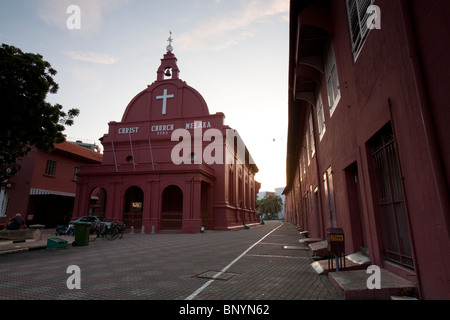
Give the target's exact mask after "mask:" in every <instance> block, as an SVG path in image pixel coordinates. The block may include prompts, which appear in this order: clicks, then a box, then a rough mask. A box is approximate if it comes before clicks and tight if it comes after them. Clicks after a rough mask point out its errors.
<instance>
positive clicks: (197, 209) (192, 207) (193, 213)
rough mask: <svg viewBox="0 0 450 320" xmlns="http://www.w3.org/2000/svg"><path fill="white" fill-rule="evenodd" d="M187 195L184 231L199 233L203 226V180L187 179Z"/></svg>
mask: <svg viewBox="0 0 450 320" xmlns="http://www.w3.org/2000/svg"><path fill="white" fill-rule="evenodd" d="M185 190H186V191H188V192H186V196H185V197H184V200H183V224H182V232H183V233H197V232H200V230H201V227H202V218H201V196H202V181H201V180H200V179H195V178H192V179H190V180H186V188H185Z"/></svg>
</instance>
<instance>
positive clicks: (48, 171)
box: [45, 160, 56, 176]
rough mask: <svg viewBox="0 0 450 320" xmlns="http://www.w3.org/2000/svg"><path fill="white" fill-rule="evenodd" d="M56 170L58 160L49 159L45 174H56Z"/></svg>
mask: <svg viewBox="0 0 450 320" xmlns="http://www.w3.org/2000/svg"><path fill="white" fill-rule="evenodd" d="M55 172H56V162H55V161H52V160H47V165H46V167H45V174H46V175H48V176H54V175H55Z"/></svg>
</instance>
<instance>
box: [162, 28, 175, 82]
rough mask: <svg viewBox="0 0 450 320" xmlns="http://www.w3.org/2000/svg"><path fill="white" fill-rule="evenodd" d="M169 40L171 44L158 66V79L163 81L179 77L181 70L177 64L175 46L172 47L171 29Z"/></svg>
mask: <svg viewBox="0 0 450 320" xmlns="http://www.w3.org/2000/svg"><path fill="white" fill-rule="evenodd" d="M167 41H168V42H169V45H168V46H167V47H166V50H167V52H166V54H164V58H162V59H161V65H160V66H159V68H158V71H157V72H156V73H157V78H156V80H157V81H163V80H173V79H179V73H180V70H179V69H178V66H177V58H176V57H175V55H174V54H173V53H172V51H173V47H172V41H173V38H172V32H171V31H170V37H169V39H167Z"/></svg>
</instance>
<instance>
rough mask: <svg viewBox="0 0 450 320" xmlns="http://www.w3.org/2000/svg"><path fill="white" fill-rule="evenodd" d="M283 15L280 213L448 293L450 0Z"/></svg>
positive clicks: (435, 295) (358, 4)
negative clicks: (285, 70) (284, 133)
mask: <svg viewBox="0 0 450 320" xmlns="http://www.w3.org/2000/svg"><path fill="white" fill-rule="evenodd" d="M290 15H291V16H290V50H289V51H290V53H289V107H288V110H289V111H288V112H289V113H288V117H289V121H288V144H287V154H288V157H287V185H286V188H285V190H284V194H285V195H286V220H287V221H290V222H292V223H295V224H297V225H298V226H299V227H301V228H302V229H306V230H308V231H309V234H310V235H311V236H312V237H318V238H321V239H326V234H327V230H328V229H329V228H335V227H338V228H342V229H343V231H344V235H345V249H346V253H347V254H350V253H353V252H357V251H360V250H361V248H363V250H364V252H366V251H367V252H368V254H369V256H370V261H371V263H372V264H374V265H378V266H379V267H381V268H384V269H386V270H388V271H391V272H393V273H395V274H397V275H400V276H402V277H405V278H407V279H408V280H410V281H413V282H415V283H417V286H418V289H419V294H420V297H421V298H423V299H450V268H449V266H450V197H449V184H450V179H449V178H450V134H449V130H448V127H449V123H450V108H449V107H448V93H449V92H450V86H449V84H450V79H449V77H450V60H449V59H448V57H449V56H450V41H448V40H449V39H450V29H449V28H448V17H449V16H450V1H403V0H401V1H391V0H377V1H373V0H369V1H360V0H346V1H320V0H317V1H315V0H309V1H300V0H299V1H291V10H290ZM445 26H447V27H445Z"/></svg>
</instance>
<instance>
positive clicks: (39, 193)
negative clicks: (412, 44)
mask: <svg viewBox="0 0 450 320" xmlns="http://www.w3.org/2000/svg"><path fill="white" fill-rule="evenodd" d="M47 195H53V196H62V197H73V198H75V193H70V192H61V191H52V190H44V189H36V188H31V189H30V196H47Z"/></svg>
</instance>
